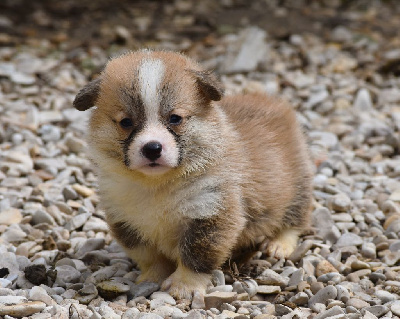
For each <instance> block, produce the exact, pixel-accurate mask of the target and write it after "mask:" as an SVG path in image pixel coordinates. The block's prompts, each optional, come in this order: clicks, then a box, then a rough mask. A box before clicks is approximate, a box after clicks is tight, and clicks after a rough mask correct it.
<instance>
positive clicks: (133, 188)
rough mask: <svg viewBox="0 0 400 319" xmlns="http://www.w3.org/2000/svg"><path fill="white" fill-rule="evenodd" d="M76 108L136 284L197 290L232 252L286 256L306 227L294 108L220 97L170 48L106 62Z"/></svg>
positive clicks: (303, 157) (258, 97) (306, 177)
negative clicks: (87, 114)
mask: <svg viewBox="0 0 400 319" xmlns="http://www.w3.org/2000/svg"><path fill="white" fill-rule="evenodd" d="M74 106H75V108H76V109H78V110H80V111H85V110H87V109H89V108H91V107H93V106H96V107H95V108H94V109H93V111H92V113H91V119H90V123H89V127H90V129H89V134H88V145H89V155H90V158H91V159H92V161H93V163H94V165H95V167H96V170H97V174H98V178H99V189H100V196H101V201H102V206H103V208H104V210H105V211H106V216H107V222H108V225H109V227H110V230H111V232H112V234H113V236H114V237H115V239H116V240H117V241H118V242H119V243H120V244H121V245H122V246H123V247H124V249H125V250H126V252H127V254H128V255H129V256H130V257H131V258H132V259H133V260H135V261H136V262H137V264H138V266H139V268H140V270H141V275H140V276H139V278H138V282H142V281H153V282H158V283H160V284H161V287H162V289H163V290H165V291H168V292H169V293H170V294H171V295H173V296H174V297H176V298H187V299H190V298H191V296H192V293H193V292H194V291H200V292H202V293H204V292H205V289H206V286H207V284H208V283H209V280H210V275H209V274H210V272H211V271H212V270H213V269H216V268H218V267H219V266H221V265H222V264H223V263H224V262H225V261H226V260H227V259H228V258H240V257H242V256H243V255H248V254H249V252H253V251H254V249H255V248H256V245H257V243H259V239H260V238H266V239H269V243H268V247H267V252H268V253H269V254H270V255H271V256H274V257H276V258H284V257H287V256H289V255H290V253H291V252H292V251H293V250H294V248H295V246H296V244H297V240H298V236H299V234H300V233H301V232H302V231H303V230H304V229H305V228H306V227H307V225H308V222H309V212H310V202H311V201H310V198H311V187H310V179H311V173H310V162H309V158H308V154H307V147H306V143H305V141H304V137H303V135H302V132H301V130H300V128H299V126H298V124H297V122H296V116H295V113H294V111H293V110H292V109H291V107H290V106H288V105H287V104H286V103H284V102H282V101H280V100H277V99H275V98H271V97H267V96H266V95H263V94H252V95H241V96H231V97H224V98H223V89H222V88H221V85H220V83H218V81H217V80H216V78H215V77H214V76H213V75H212V74H210V72H207V71H205V70H203V69H202V68H201V67H200V66H199V65H198V64H197V63H195V62H194V61H192V60H190V59H189V58H187V57H185V56H183V55H181V54H177V53H172V52H152V51H138V52H133V53H128V54H125V55H122V56H120V57H118V58H115V59H112V60H111V61H109V62H108V64H107V65H106V67H105V69H104V71H103V72H102V73H101V75H100V77H99V78H97V79H95V80H94V81H92V82H90V83H89V84H87V85H86V86H85V87H84V88H83V89H82V90H81V91H80V92H79V93H78V95H77V96H76V98H75V100H74Z"/></svg>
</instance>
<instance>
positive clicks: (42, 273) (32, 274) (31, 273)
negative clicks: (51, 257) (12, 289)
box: [24, 265, 48, 285]
mask: <svg viewBox="0 0 400 319" xmlns="http://www.w3.org/2000/svg"><path fill="white" fill-rule="evenodd" d="M24 273H25V278H26V279H27V280H29V282H31V283H32V284H34V285H41V284H47V281H48V280H47V271H46V267H45V266H44V265H31V266H28V267H26V268H25V269H24Z"/></svg>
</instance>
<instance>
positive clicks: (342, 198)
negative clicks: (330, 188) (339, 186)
mask: <svg viewBox="0 0 400 319" xmlns="http://www.w3.org/2000/svg"><path fill="white" fill-rule="evenodd" d="M330 206H331V208H332V209H333V210H334V211H337V212H346V211H348V210H349V209H350V206H351V200H350V197H349V196H347V195H346V194H343V193H340V194H336V195H333V196H332V198H331V201H330Z"/></svg>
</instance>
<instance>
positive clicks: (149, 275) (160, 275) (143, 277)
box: [136, 263, 174, 285]
mask: <svg viewBox="0 0 400 319" xmlns="http://www.w3.org/2000/svg"><path fill="white" fill-rule="evenodd" d="M173 271H174V267H173V266H171V265H170V264H166V263H159V264H153V265H152V266H151V267H149V268H148V269H144V270H142V273H141V274H140V275H139V277H137V278H136V283H138V284H139V283H141V282H145V281H149V282H155V283H158V284H159V285H161V284H162V282H163V281H164V280H165V279H166V278H168V276H169V275H171V273H172V272H173Z"/></svg>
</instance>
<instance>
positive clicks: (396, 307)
mask: <svg viewBox="0 0 400 319" xmlns="http://www.w3.org/2000/svg"><path fill="white" fill-rule="evenodd" d="M390 311H391V312H393V313H394V314H395V315H396V316H400V303H394V304H392V305H391V306H390Z"/></svg>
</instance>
